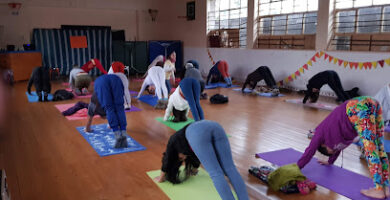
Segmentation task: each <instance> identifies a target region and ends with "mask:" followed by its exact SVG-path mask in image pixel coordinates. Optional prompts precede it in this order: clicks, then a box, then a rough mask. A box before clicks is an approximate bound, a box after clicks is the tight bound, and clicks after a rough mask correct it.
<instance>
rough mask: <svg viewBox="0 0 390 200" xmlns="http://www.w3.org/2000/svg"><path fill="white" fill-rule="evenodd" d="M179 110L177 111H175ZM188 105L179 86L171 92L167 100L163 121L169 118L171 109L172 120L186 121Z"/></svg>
mask: <svg viewBox="0 0 390 200" xmlns="http://www.w3.org/2000/svg"><path fill="white" fill-rule="evenodd" d="M176 110H177V111H179V112H177V111H176ZM189 110H190V106H189V105H188V102H187V100H186V99H185V98H184V96H183V93H182V91H181V89H180V86H178V87H177V88H176V90H175V91H174V92H173V93H172V95H171V96H170V97H169V100H168V107H167V109H166V110H165V115H164V121H167V120H168V119H169V116H170V115H171V113H172V111H173V115H174V117H175V118H174V120H173V121H174V122H180V121H187V116H188V112H189Z"/></svg>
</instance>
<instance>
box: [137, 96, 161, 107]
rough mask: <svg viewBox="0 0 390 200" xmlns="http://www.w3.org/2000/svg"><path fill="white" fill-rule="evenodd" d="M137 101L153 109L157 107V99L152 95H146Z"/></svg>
mask: <svg viewBox="0 0 390 200" xmlns="http://www.w3.org/2000/svg"><path fill="white" fill-rule="evenodd" d="M138 100H140V101H142V102H144V103H147V104H149V105H151V106H153V107H154V106H156V105H157V101H158V98H157V97H156V96H154V95H150V94H148V95H142V96H141V97H140V98H139V99H138Z"/></svg>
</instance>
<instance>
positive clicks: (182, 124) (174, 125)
mask: <svg viewBox="0 0 390 200" xmlns="http://www.w3.org/2000/svg"><path fill="white" fill-rule="evenodd" d="M156 120H157V121H159V122H161V123H163V124H165V125H166V126H168V127H169V128H171V129H173V130H175V131H178V130H180V129H182V128H183V127H185V126H186V125H187V124H189V123H191V122H194V120H193V119H191V118H188V119H187V121H185V122H172V121H169V120H171V118H169V120H168V121H164V119H163V118H162V117H157V118H156Z"/></svg>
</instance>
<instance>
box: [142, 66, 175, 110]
mask: <svg viewBox="0 0 390 200" xmlns="http://www.w3.org/2000/svg"><path fill="white" fill-rule="evenodd" d="M162 65H163V63H162V62H157V64H156V66H153V67H151V68H150V69H149V70H148V72H147V73H148V75H147V76H146V78H145V80H144V82H143V83H142V86H141V89H140V91H139V93H138V96H137V99H138V98H140V97H141V95H142V93H143V92H144V91H145V89H146V88H147V87H148V86H149V87H152V86H154V88H155V92H156V95H157V97H158V104H157V106H156V108H158V109H161V108H163V109H165V108H166V105H167V103H168V90H167V87H166V85H165V82H164V80H165V72H164V70H163V68H162Z"/></svg>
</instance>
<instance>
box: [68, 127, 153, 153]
mask: <svg viewBox="0 0 390 200" xmlns="http://www.w3.org/2000/svg"><path fill="white" fill-rule="evenodd" d="M84 128H85V127H84V126H81V127H77V128H76V129H77V130H78V131H79V132H80V133H81V135H82V136H83V137H84V138H85V139H86V140H87V141H88V143H89V144H90V145H91V146H92V148H93V149H95V151H96V152H97V153H98V154H99V156H110V155H115V154H120V153H126V152H133V151H142V150H145V149H146V148H145V147H144V146H142V145H141V144H139V143H138V142H137V141H135V140H134V139H133V138H131V137H130V136H128V135H127V144H128V147H127V148H120V149H116V148H113V147H114V145H115V136H114V132H112V130H111V129H108V128H107V124H98V125H92V126H91V129H92V130H93V132H92V133H88V132H84Z"/></svg>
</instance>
